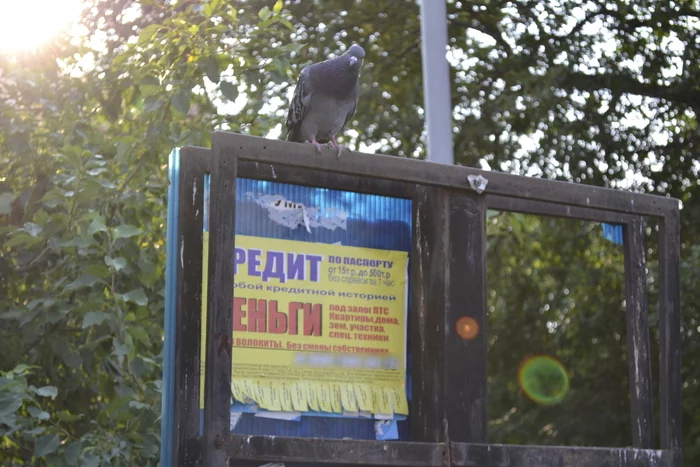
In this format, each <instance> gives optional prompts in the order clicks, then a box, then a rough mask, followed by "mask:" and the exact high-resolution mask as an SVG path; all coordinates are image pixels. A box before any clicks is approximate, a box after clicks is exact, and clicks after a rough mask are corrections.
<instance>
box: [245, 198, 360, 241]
mask: <svg viewBox="0 0 700 467" xmlns="http://www.w3.org/2000/svg"><path fill="white" fill-rule="evenodd" d="M246 197H247V198H248V199H250V200H252V201H253V202H255V203H256V204H257V205H259V206H261V207H262V208H264V209H265V210H266V211H267V212H268V215H269V217H270V219H271V220H272V221H273V222H276V223H278V224H280V225H283V226H285V227H288V228H290V229H296V228H297V227H298V226H300V225H303V226H304V228H306V231H307V232H309V233H311V229H312V228H316V227H323V228H325V229H328V230H335V229H337V228H341V229H343V230H347V220H348V214H347V212H345V211H343V210H342V209H336V208H322V207H307V206H305V205H303V204H301V203H294V202H292V201H289V200H287V199H285V197H284V196H282V195H263V194H259V193H258V194H256V193H251V192H248V193H246Z"/></svg>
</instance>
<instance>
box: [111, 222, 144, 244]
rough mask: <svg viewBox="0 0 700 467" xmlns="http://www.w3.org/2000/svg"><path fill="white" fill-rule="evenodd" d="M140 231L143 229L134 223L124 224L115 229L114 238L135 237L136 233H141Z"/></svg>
mask: <svg viewBox="0 0 700 467" xmlns="http://www.w3.org/2000/svg"><path fill="white" fill-rule="evenodd" d="M140 233H141V229H139V228H138V227H134V226H133V225H129V224H122V225H119V226H117V227H116V228H115V229H114V239H115V240H116V239H118V238H129V237H133V236H134V235H139V234H140Z"/></svg>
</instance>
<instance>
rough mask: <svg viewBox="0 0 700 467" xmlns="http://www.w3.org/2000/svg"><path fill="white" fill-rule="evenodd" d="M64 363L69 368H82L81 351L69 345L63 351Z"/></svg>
mask: <svg viewBox="0 0 700 467" xmlns="http://www.w3.org/2000/svg"><path fill="white" fill-rule="evenodd" d="M63 363H65V364H66V366H67V367H68V368H73V369H76V368H80V365H82V364H83V357H81V356H80V352H78V351H77V350H75V349H73V348H70V347H69V348H68V349H67V350H66V351H65V352H64V353H63Z"/></svg>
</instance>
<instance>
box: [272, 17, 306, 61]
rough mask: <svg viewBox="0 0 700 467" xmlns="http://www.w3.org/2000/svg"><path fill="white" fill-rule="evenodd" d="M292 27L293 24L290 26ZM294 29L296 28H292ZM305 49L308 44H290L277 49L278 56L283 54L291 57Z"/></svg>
mask: <svg viewBox="0 0 700 467" xmlns="http://www.w3.org/2000/svg"><path fill="white" fill-rule="evenodd" d="M290 26H291V24H290ZM292 29H294V28H293V27H292ZM304 47H306V44H299V43H294V42H290V43H289V44H284V45H281V46H279V47H277V49H276V55H283V54H284V55H289V54H291V53H292V52H294V53H299V51H301V49H303V48H304Z"/></svg>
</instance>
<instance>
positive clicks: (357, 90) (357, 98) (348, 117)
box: [338, 81, 360, 133]
mask: <svg viewBox="0 0 700 467" xmlns="http://www.w3.org/2000/svg"><path fill="white" fill-rule="evenodd" d="M359 101H360V82H359V81H358V82H357V86H356V88H355V98H354V99H353V103H352V108H351V109H350V112H348V114H347V115H346V116H345V121H344V122H343V126H342V127H341V128H340V130H339V131H338V133H340V132H341V131H343V128H345V125H347V124H348V122H349V121H350V120H351V119H352V116H353V115H355V110H356V109H357V103H358V102H359Z"/></svg>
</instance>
